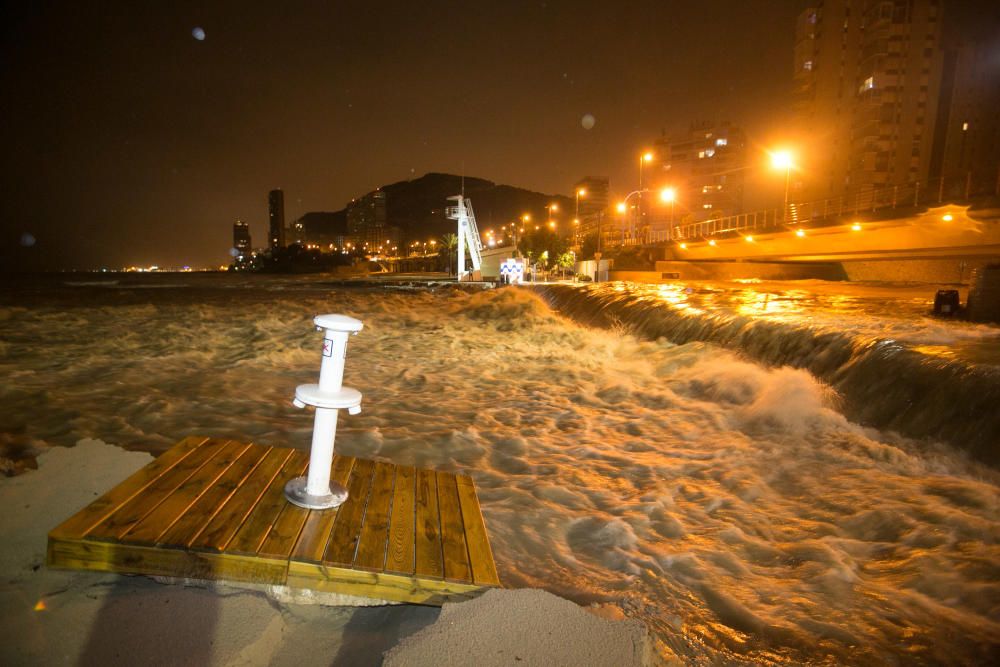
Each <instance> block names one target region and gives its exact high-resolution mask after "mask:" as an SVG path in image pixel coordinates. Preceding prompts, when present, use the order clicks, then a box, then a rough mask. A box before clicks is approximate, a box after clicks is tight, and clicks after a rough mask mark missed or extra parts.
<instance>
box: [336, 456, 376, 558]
mask: <svg viewBox="0 0 1000 667" xmlns="http://www.w3.org/2000/svg"><path fill="white" fill-rule="evenodd" d="M374 469H375V465H374V462H372V461H369V460H367V459H358V460H357V461H355V463H354V469H353V470H351V480H350V482H348V485H347V500H345V501H344V504H343V505H341V506H340V509H339V510H338V511H337V522H336V523H335V524H334V526H333V532H332V533H331V534H330V543H329V544H328V545H327V547H326V553H325V554H324V555H323V561H324V562H326V563H333V564H336V565H348V566H349V565H351V564H352V563H353V562H354V554H355V553H357V550H358V538H359V537H360V535H361V524H362V522H363V521H364V517H365V508H366V507H367V506H368V492H369V491H370V490H371V485H372V472H373V471H374Z"/></svg>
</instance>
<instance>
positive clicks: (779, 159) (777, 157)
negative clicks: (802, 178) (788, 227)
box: [771, 150, 793, 222]
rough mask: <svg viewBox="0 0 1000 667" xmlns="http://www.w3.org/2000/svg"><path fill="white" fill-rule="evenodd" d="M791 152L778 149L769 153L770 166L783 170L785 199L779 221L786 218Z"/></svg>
mask: <svg viewBox="0 0 1000 667" xmlns="http://www.w3.org/2000/svg"><path fill="white" fill-rule="evenodd" d="M792 163H793V160H792V154H791V152H790V151H787V150H780V151H775V152H774V153H771V166H772V167H774V168H775V169H784V170H785V201H784V204H783V205H782V207H781V221H782V222H786V221H787V220H788V184H789V179H790V178H791V173H792Z"/></svg>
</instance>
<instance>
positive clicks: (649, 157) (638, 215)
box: [633, 151, 653, 236]
mask: <svg viewBox="0 0 1000 667" xmlns="http://www.w3.org/2000/svg"><path fill="white" fill-rule="evenodd" d="M652 161H653V153H652V151H646V152H645V153H643V154H642V155H640V156H639V190H638V192H639V206H638V208H637V209H636V212H635V226H636V227H637V228H638V227H640V226H641V225H642V217H643V211H642V193H643V192H645V190H644V189H643V187H642V166H643V165H644V164H645V163H646V162H652ZM634 235H635V233H634V231H633V236H634Z"/></svg>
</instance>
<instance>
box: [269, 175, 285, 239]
mask: <svg viewBox="0 0 1000 667" xmlns="http://www.w3.org/2000/svg"><path fill="white" fill-rule="evenodd" d="M267 213H268V217H267V220H268V222H267V229H268V244H269V247H270V248H271V250H277V249H279V248H284V247H285V193H283V192H282V191H281V190H271V192H269V193H268V195H267Z"/></svg>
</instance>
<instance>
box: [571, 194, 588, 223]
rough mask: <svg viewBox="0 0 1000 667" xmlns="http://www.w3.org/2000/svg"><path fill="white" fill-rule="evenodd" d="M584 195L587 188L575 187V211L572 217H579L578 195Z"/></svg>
mask: <svg viewBox="0 0 1000 667" xmlns="http://www.w3.org/2000/svg"><path fill="white" fill-rule="evenodd" d="M586 196H587V190H586V189H584V188H577V189H576V211H575V213H574V215H573V218H574V219H575V218H579V217H580V197H586Z"/></svg>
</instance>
